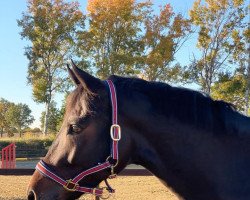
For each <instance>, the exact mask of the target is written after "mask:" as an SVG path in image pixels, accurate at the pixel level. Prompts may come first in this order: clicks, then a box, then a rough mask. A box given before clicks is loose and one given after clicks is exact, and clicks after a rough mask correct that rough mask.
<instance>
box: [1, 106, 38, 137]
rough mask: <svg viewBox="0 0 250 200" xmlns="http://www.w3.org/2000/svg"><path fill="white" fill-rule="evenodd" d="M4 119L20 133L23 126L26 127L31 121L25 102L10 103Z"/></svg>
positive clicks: (32, 119)
mask: <svg viewBox="0 0 250 200" xmlns="http://www.w3.org/2000/svg"><path fill="white" fill-rule="evenodd" d="M6 120H7V122H8V123H9V124H10V125H11V127H13V128H16V129H17V131H18V132H19V134H20V137H21V134H22V131H23V129H24V128H27V127H28V126H29V125H30V124H31V123H32V122H33V121H34V117H33V116H32V115H31V110H30V108H29V107H28V105H26V104H22V103H19V104H12V105H10V107H9V108H8V110H7V112H6Z"/></svg>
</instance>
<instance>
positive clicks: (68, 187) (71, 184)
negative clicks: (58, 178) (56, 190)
mask: <svg viewBox="0 0 250 200" xmlns="http://www.w3.org/2000/svg"><path fill="white" fill-rule="evenodd" d="M66 182H67V183H66V185H64V186H63V187H64V188H65V189H66V190H67V191H70V192H75V191H76V187H77V186H78V184H77V183H74V182H72V179H69V180H66Z"/></svg>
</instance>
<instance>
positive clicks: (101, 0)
mask: <svg viewBox="0 0 250 200" xmlns="http://www.w3.org/2000/svg"><path fill="white" fill-rule="evenodd" d="M149 5H150V3H149V2H145V3H137V2H136V1H135V0H124V1H122V3H121V1H120V0H91V1H90V0H89V1H88V7H87V10H88V18H87V19H88V23H89V27H88V29H87V30H84V31H82V32H79V35H78V36H79V40H78V41H79V44H78V49H79V55H81V56H83V57H84V58H86V60H87V61H89V62H90V65H91V66H92V69H94V70H93V71H96V73H97V75H98V76H99V77H100V78H103V79H105V78H107V77H108V76H109V75H110V74H117V75H128V74H130V75H131V74H135V73H137V70H138V68H137V65H138V62H139V59H140V53H141V51H142V48H143V46H142V41H141V40H140V38H139V37H138V33H139V32H140V31H141V27H140V26H141V24H142V23H143V19H144V16H145V14H146V10H147V8H148V7H149Z"/></svg>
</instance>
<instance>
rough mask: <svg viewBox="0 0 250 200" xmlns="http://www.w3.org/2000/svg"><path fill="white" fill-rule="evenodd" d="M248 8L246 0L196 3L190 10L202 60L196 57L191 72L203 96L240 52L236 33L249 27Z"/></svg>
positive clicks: (206, 0)
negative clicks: (232, 57) (231, 58)
mask: <svg viewBox="0 0 250 200" xmlns="http://www.w3.org/2000/svg"><path fill="white" fill-rule="evenodd" d="M245 5H246V4H245V2H244V1H243V0H223V1H218V0H205V1H200V0H196V1H195V2H194V5H193V8H192V9H191V10H190V16H191V20H192V22H193V24H194V25H195V26H196V27H198V30H199V32H198V43H197V47H198V48H199V50H200V51H201V57H200V58H198V59H197V58H195V57H194V59H193V61H192V64H191V66H190V69H189V70H190V71H191V78H192V80H194V81H195V82H197V83H198V84H199V85H200V86H201V88H202V90H203V91H204V92H207V93H210V92H211V86H212V83H213V82H214V81H216V80H217V78H218V75H219V74H220V73H222V72H223V71H224V70H225V65H226V64H227V62H228V61H229V58H230V57H231V56H232V55H233V54H234V52H235V51H236V50H237V44H236V43H235V40H234V30H240V29H241V28H244V27H245V26H246V23H245V21H246V20H244V18H246V16H247V12H246V6H245Z"/></svg>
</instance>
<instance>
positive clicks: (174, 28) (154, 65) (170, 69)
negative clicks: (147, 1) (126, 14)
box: [143, 4, 192, 81]
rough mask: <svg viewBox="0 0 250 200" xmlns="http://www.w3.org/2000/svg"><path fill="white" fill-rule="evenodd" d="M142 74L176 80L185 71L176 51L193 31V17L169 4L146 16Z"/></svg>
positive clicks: (152, 78)
mask: <svg viewBox="0 0 250 200" xmlns="http://www.w3.org/2000/svg"><path fill="white" fill-rule="evenodd" d="M145 31H146V32H145V35H144V37H143V41H144V46H145V49H144V54H143V55H144V67H143V76H144V77H145V78H146V79H147V80H151V81H155V80H162V81H176V80H178V79H179V78H180V76H182V75H181V73H182V68H181V66H180V65H179V64H178V63H176V64H175V65H173V66H171V64H172V63H173V61H174V60H175V55H176V53H177V52H178V51H179V50H180V48H181V47H182V45H183V44H184V43H185V42H186V41H187V40H188V38H189V36H190V35H191V33H192V30H191V23H190V20H188V19H185V18H184V17H183V16H182V15H181V14H175V13H174V11H173V9H172V7H171V6H170V4H166V5H165V6H163V7H162V8H161V10H160V14H159V15H156V14H152V13H150V14H149V15H148V16H147V18H146V19H145Z"/></svg>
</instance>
